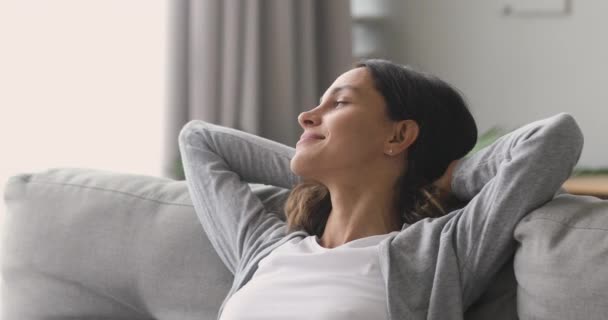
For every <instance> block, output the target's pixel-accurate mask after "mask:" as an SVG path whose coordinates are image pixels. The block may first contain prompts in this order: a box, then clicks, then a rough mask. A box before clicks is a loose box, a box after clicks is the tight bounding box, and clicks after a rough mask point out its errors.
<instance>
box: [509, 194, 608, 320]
mask: <svg viewBox="0 0 608 320" xmlns="http://www.w3.org/2000/svg"><path fill="white" fill-rule="evenodd" d="M515 238H516V239H517V240H518V241H519V243H520V246H519V248H518V249H517V252H516V254H515V260H514V271H515V277H516V279H517V283H518V290H517V307H518V314H519V316H520V318H521V319H539V320H543V319H547V320H549V319H552V320H553V319H586V320H591V319H598V320H599V319H606V318H607V317H608V201H606V200H600V199H598V198H595V197H589V196H574V195H570V194H561V195H558V196H557V197H556V198H555V199H554V200H553V201H551V202H549V203H547V204H546V205H544V206H543V207H541V208H539V209H537V210H535V211H534V212H532V213H530V214H529V215H527V216H526V217H525V218H524V219H523V220H522V221H521V222H520V223H519V224H518V225H517V228H516V229H515Z"/></svg>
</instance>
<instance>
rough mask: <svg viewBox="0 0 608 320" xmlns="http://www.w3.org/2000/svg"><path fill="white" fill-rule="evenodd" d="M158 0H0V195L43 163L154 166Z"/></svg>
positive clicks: (157, 159)
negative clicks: (13, 179)
mask: <svg viewBox="0 0 608 320" xmlns="http://www.w3.org/2000/svg"><path fill="white" fill-rule="evenodd" d="M165 7H166V0H154V1H150V0H128V1H124V0H87V1H82V0H53V1H48V0H0V195H3V194H4V192H3V191H4V184H5V182H6V179H8V177H9V176H12V175H15V174H18V173H26V172H33V171H39V170H45V169H47V168H51V167H89V168H95V169H103V170H111V171H120V172H128V173H138V174H147V175H160V174H161V149H162V134H163V132H162V126H163V123H162V116H163V113H164V112H163V111H164V105H165V86H166V83H165V81H166V80H165V64H166V61H165V56H166V30H165V29H166V16H167V13H166V8H165ZM0 199H1V197H0ZM4 210H5V207H4V201H0V223H1V222H2V212H3V211H4Z"/></svg>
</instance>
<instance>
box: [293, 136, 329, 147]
mask: <svg viewBox="0 0 608 320" xmlns="http://www.w3.org/2000/svg"><path fill="white" fill-rule="evenodd" d="M316 140H323V139H320V138H313V137H306V138H302V139H300V140H299V141H298V143H296V145H298V144H302V143H308V142H312V141H316Z"/></svg>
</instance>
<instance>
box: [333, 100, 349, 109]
mask: <svg viewBox="0 0 608 320" xmlns="http://www.w3.org/2000/svg"><path fill="white" fill-rule="evenodd" d="M347 103H348V102H347V101H343V100H340V101H336V102H334V105H335V106H336V107H337V106H340V105H345V104H347Z"/></svg>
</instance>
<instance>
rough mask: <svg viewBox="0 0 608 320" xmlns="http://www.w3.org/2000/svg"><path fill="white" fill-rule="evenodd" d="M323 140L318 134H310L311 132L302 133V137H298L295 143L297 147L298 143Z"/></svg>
mask: <svg viewBox="0 0 608 320" xmlns="http://www.w3.org/2000/svg"><path fill="white" fill-rule="evenodd" d="M323 139H325V137H324V136H322V135H320V134H316V133H312V132H304V133H303V134H302V136H300V141H298V142H297V143H296V145H298V144H300V143H304V142H310V141H315V140H323Z"/></svg>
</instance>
